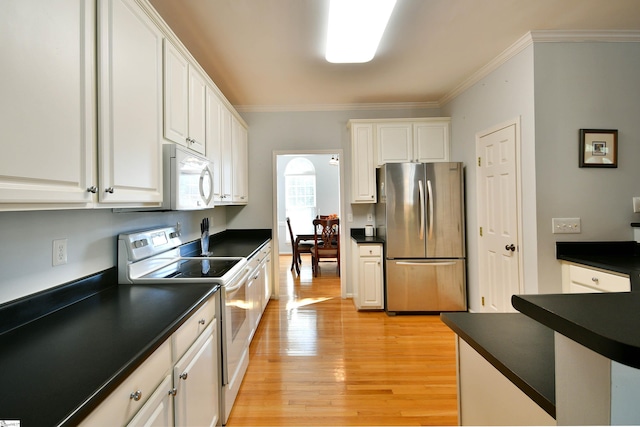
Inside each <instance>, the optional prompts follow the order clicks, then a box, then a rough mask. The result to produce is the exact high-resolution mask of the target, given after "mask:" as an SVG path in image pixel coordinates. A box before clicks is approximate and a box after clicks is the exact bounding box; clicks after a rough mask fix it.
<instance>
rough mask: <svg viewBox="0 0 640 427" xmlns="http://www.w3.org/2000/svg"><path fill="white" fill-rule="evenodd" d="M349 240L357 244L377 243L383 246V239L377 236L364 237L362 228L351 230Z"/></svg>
mask: <svg viewBox="0 0 640 427" xmlns="http://www.w3.org/2000/svg"><path fill="white" fill-rule="evenodd" d="M351 238H352V239H353V240H355V241H356V243H358V244H362V243H377V244H384V239H383V238H382V237H378V236H365V235H364V228H352V229H351Z"/></svg>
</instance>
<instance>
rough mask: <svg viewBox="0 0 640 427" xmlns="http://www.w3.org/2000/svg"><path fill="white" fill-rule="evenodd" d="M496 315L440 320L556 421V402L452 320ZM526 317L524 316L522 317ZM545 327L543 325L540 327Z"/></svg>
mask: <svg viewBox="0 0 640 427" xmlns="http://www.w3.org/2000/svg"><path fill="white" fill-rule="evenodd" d="M493 314H494V313H442V314H441V315H440V318H441V319H442V321H443V322H444V323H445V324H446V325H447V326H448V327H449V328H451V330H453V331H454V332H455V333H456V334H457V335H458V336H460V338H462V339H463V340H464V341H466V342H467V343H468V344H469V345H470V346H471V347H472V348H473V349H474V350H476V351H477V352H478V353H479V354H480V355H481V356H482V357H484V358H485V359H486V360H487V361H488V362H489V363H490V364H491V365H492V366H493V367H494V368H496V369H497V370H498V371H499V372H500V373H501V374H503V375H504V376H505V377H507V379H509V380H510V381H511V382H512V383H513V384H514V385H515V386H516V387H518V389H520V390H521V391H522V392H523V393H525V394H526V395H527V396H529V398H531V399H532V400H533V401H534V402H535V403H536V404H538V406H540V408H542V409H543V410H544V411H545V412H546V413H547V414H549V415H550V416H551V417H553V418H554V419H555V418H556V405H555V402H552V401H550V400H549V399H548V398H546V397H545V396H544V395H543V394H542V393H540V392H539V391H538V390H536V389H535V388H533V387H532V386H531V385H530V384H529V383H528V382H527V381H526V380H525V379H523V378H521V377H520V376H519V375H518V374H516V373H515V372H514V371H513V370H512V369H510V368H509V367H508V366H506V365H505V364H504V363H503V362H502V361H501V360H499V359H498V358H497V357H496V356H495V355H493V354H492V353H490V352H489V351H487V350H486V349H485V348H484V346H483V345H481V344H480V343H479V342H478V341H476V340H475V339H474V338H473V337H472V336H471V335H470V334H468V333H467V331H465V330H464V329H462V328H460V327H459V325H458V324H457V323H456V322H455V321H454V319H452V318H451V316H459V315H475V316H478V315H484V316H491V315H493ZM510 314H513V315H518V314H519V313H510ZM522 316H524V315H522ZM540 326H541V327H543V326H542V325H540Z"/></svg>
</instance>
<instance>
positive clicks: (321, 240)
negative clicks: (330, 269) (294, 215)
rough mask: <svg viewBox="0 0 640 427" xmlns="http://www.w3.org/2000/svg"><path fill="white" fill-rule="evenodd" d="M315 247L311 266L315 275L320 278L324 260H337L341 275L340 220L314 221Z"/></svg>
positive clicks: (312, 250) (312, 252) (312, 251)
mask: <svg viewBox="0 0 640 427" xmlns="http://www.w3.org/2000/svg"><path fill="white" fill-rule="evenodd" d="M313 231H314V236H313V247H312V248H311V265H312V268H313V275H314V276H316V277H317V276H318V273H319V272H320V266H319V265H318V264H319V262H320V260H321V259H323V258H335V259H336V262H337V264H338V276H339V275H340V220H339V219H337V218H334V219H320V218H317V219H314V220H313Z"/></svg>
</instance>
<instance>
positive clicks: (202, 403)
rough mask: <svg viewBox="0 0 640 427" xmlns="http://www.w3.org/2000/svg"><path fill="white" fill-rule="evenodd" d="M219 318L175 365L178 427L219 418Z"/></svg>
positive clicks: (176, 419)
mask: <svg viewBox="0 0 640 427" xmlns="http://www.w3.org/2000/svg"><path fill="white" fill-rule="evenodd" d="M217 329H218V324H217V319H214V320H213V322H212V323H211V325H209V327H207V329H205V331H204V332H203V333H202V335H201V336H200V338H198V340H197V341H196V342H195V344H193V346H191V348H190V349H189V350H188V351H187V352H186V353H185V355H184V356H183V357H182V358H181V359H180V360H179V361H178V363H176V365H175V367H174V368H173V386H174V388H175V397H174V405H175V425H176V426H194V427H195V426H215V425H216V424H217V423H218V420H219V418H220V409H219V408H220V406H219V399H220V395H219V390H220V386H219V375H218V345H217V339H216V338H215V337H217V336H218V333H217Z"/></svg>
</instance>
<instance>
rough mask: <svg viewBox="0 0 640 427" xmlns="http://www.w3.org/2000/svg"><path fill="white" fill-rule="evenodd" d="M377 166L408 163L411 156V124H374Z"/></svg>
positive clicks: (412, 156)
mask: <svg viewBox="0 0 640 427" xmlns="http://www.w3.org/2000/svg"><path fill="white" fill-rule="evenodd" d="M375 134H376V142H377V147H378V164H379V165H383V164H385V163H398V162H410V161H412V160H413V159H414V155H413V151H414V150H413V124H412V123H411V122H389V123H385V122H382V123H376V125H375Z"/></svg>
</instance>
